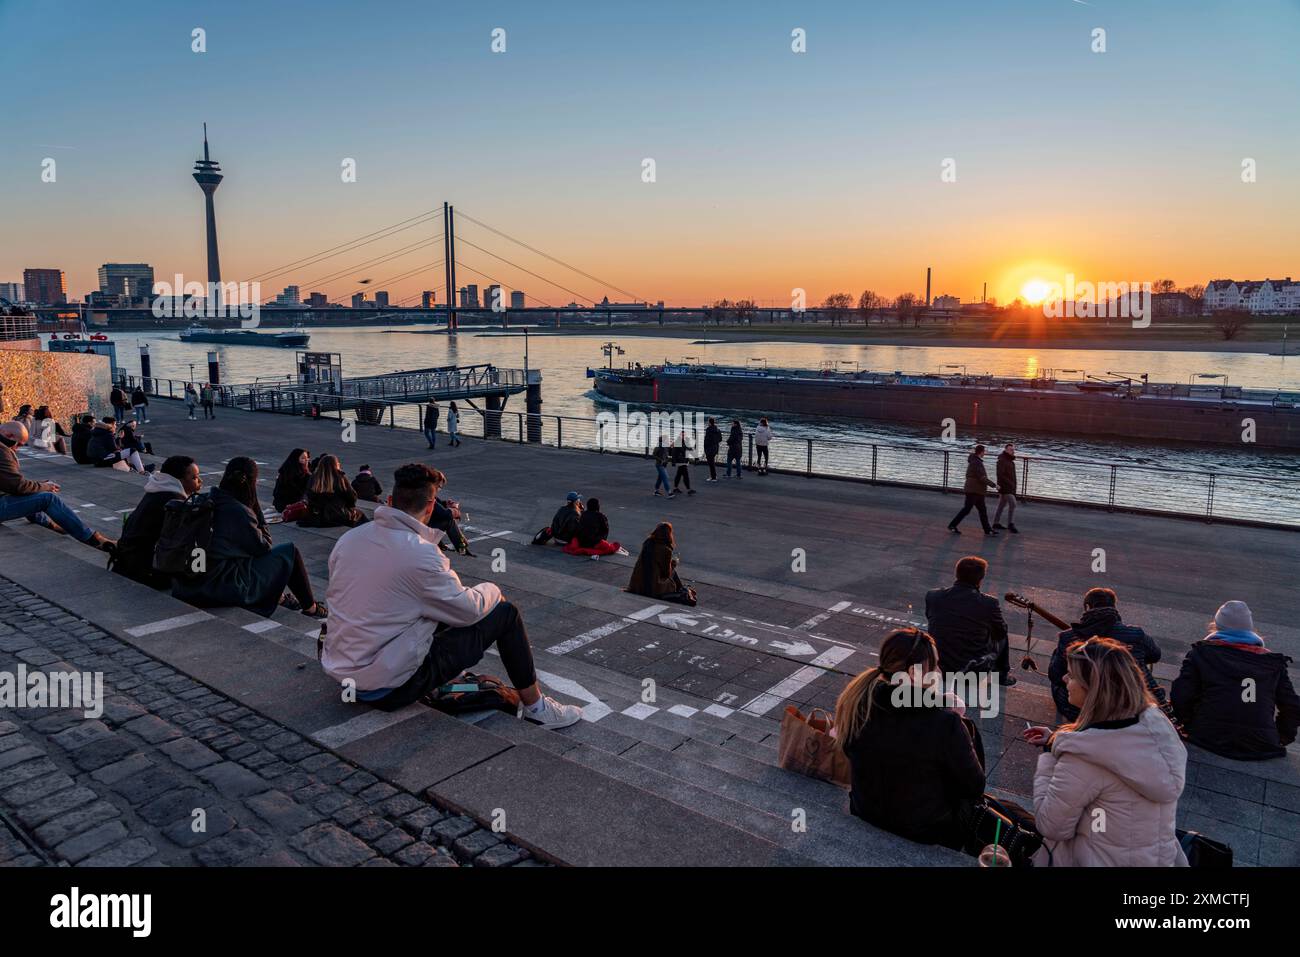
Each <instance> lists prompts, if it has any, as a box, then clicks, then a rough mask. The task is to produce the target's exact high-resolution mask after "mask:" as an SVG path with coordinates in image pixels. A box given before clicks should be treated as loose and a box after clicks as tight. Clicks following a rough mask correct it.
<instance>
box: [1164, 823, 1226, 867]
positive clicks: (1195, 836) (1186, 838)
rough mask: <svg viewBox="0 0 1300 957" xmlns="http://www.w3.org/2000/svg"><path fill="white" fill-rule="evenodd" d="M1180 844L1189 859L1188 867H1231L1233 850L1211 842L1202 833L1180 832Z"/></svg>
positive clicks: (1213, 841)
mask: <svg viewBox="0 0 1300 957" xmlns="http://www.w3.org/2000/svg"><path fill="white" fill-rule="evenodd" d="M1177 834H1178V843H1179V845H1181V846H1182V849H1183V854H1184V855H1186V857H1187V866H1188V867H1214V868H1219V867H1231V866H1232V848H1230V847H1229V846H1228V845H1227V844H1224V843H1222V842H1220V841H1215V840H1211V839H1210V838H1208V837H1206V836H1205V835H1204V834H1202V833H1201V832H1200V831H1182V830H1180V831H1178V832H1177Z"/></svg>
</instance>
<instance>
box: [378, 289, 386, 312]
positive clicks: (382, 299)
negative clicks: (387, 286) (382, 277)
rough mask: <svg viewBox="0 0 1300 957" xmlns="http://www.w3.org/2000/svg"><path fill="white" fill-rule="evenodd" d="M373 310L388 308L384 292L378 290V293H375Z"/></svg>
mask: <svg viewBox="0 0 1300 957" xmlns="http://www.w3.org/2000/svg"><path fill="white" fill-rule="evenodd" d="M375 308H376V309H387V308H388V293H387V292H386V291H384V290H380V291H379V292H376V293H375Z"/></svg>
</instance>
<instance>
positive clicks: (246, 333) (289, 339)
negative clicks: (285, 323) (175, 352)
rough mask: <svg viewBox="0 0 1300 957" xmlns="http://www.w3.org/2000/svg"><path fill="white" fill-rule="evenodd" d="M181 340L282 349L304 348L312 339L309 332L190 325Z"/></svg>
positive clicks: (182, 334)
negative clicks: (264, 330)
mask: <svg viewBox="0 0 1300 957" xmlns="http://www.w3.org/2000/svg"><path fill="white" fill-rule="evenodd" d="M180 340H181V342H211V343H214V344H218V345H227V346H277V347H279V348H281V349H292V348H298V349H304V348H306V346H307V343H309V342H310V341H311V333H309V332H297V331H295V332H253V331H252V330H249V329H211V328H208V327H207V326H190V327H189V328H188V329H186V330H185V331H184V332H182V333H181V334H180Z"/></svg>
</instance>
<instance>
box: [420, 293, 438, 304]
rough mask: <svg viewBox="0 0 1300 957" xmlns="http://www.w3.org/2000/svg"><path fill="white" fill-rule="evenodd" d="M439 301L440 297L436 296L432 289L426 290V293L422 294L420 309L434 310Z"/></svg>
mask: <svg viewBox="0 0 1300 957" xmlns="http://www.w3.org/2000/svg"><path fill="white" fill-rule="evenodd" d="M437 299H438V297H437V296H436V295H435V294H434V292H433V290H432V289H426V290H424V292H422V293H420V308H421V309H432V308H433V307H434V305H435V303H436V302H437Z"/></svg>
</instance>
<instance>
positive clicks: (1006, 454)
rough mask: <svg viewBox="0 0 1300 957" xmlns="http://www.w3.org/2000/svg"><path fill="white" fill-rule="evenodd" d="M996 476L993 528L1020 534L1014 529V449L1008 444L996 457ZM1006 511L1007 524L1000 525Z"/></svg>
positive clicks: (1018, 530)
mask: <svg viewBox="0 0 1300 957" xmlns="http://www.w3.org/2000/svg"><path fill="white" fill-rule="evenodd" d="M996 474H997V478H998V509H997V511H996V512H994V513H993V527H994V528H1003V527H1005V528H1006V530H1007V531H1009V532H1011V533H1012V534H1013V535H1018V534H1020V529H1018V528H1016V447H1015V446H1014V445H1012V444H1011V443H1010V442H1008V443H1007V444H1006V445H1005V446H1004V447H1003V449H1002V452H1001V453H1000V454H999V455H998V462H997V469H996ZM1004 508H1005V509H1006V510H1007V524H1006V525H1005V526H1003V524H1002V509H1004Z"/></svg>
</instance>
